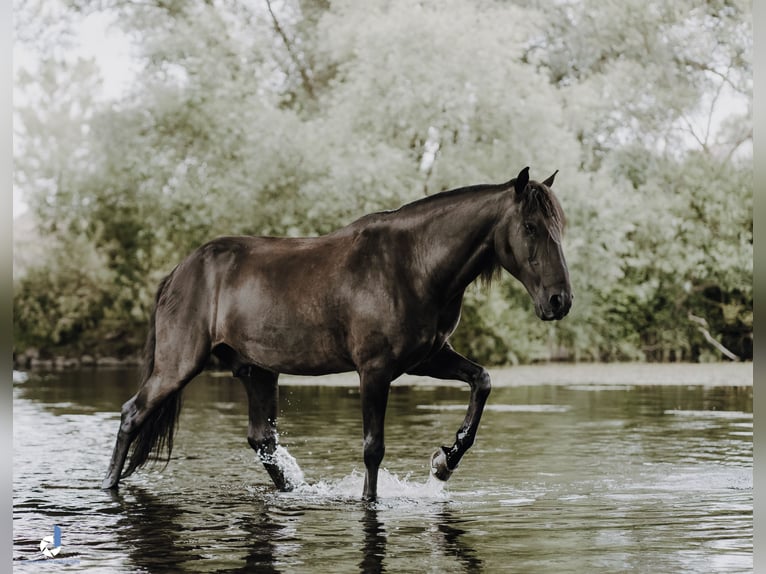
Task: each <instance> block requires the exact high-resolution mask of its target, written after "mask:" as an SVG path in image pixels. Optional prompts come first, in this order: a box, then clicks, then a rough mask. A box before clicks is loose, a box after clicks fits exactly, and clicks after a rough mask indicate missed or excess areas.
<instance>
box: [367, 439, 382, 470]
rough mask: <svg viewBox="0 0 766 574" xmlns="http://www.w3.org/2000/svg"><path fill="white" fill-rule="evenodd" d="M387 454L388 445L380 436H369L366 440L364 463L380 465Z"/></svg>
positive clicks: (373, 465) (368, 465)
mask: <svg viewBox="0 0 766 574" xmlns="http://www.w3.org/2000/svg"><path fill="white" fill-rule="evenodd" d="M385 454H386V445H385V444H384V443H383V440H382V439H380V438H372V437H367V438H365V440H364V465H365V466H366V467H370V466H372V467H378V466H380V463H381V461H382V460H383V456H385Z"/></svg>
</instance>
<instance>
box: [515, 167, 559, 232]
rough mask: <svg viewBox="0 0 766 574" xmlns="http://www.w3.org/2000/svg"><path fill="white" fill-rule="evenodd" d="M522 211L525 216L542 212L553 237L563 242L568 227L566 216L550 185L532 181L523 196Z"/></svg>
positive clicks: (547, 228)
mask: <svg viewBox="0 0 766 574" xmlns="http://www.w3.org/2000/svg"><path fill="white" fill-rule="evenodd" d="M521 213H522V215H524V216H525V217H531V216H533V215H535V214H537V213H540V214H542V216H543V222H544V223H545V228H546V230H547V231H548V233H549V234H550V236H551V238H552V239H553V240H554V241H555V242H556V243H560V242H561V236H562V235H563V233H564V228H565V227H566V217H565V216H564V210H562V209H561V204H560V203H559V200H558V199H557V198H556V196H555V195H553V192H552V191H551V190H550V188H549V187H547V186H545V185H543V184H540V183H537V182H536V181H530V182H529V185H528V186H527V190H526V192H525V193H524V197H523V198H522V206H521Z"/></svg>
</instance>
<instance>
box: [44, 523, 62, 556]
mask: <svg viewBox="0 0 766 574" xmlns="http://www.w3.org/2000/svg"><path fill="white" fill-rule="evenodd" d="M40 552H42V553H43V555H44V556H45V557H46V558H53V557H54V556H56V555H57V554H58V553H59V552H61V527H60V526H54V527H53V536H46V537H45V538H43V539H42V540H40Z"/></svg>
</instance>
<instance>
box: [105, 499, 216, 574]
mask: <svg viewBox="0 0 766 574" xmlns="http://www.w3.org/2000/svg"><path fill="white" fill-rule="evenodd" d="M125 491H128V493H129V494H127V495H126V494H125V493H124V492H125ZM108 495H110V496H111V497H112V499H113V500H114V501H115V502H117V503H118V504H119V506H120V509H121V511H122V512H121V515H120V519H119V520H118V521H117V525H116V526H117V527H116V529H115V533H116V534H117V538H118V540H119V542H120V547H121V548H125V549H127V551H128V556H129V558H130V560H131V562H132V563H133V564H134V565H135V567H136V568H137V569H144V570H147V571H149V572H156V571H158V570H161V569H169V568H178V567H179V566H180V565H181V564H183V563H185V562H188V561H193V560H198V559H200V558H202V555H201V553H200V552H199V549H198V548H196V547H195V545H194V544H192V543H191V542H190V540H189V537H188V536H187V535H186V534H187V530H186V527H185V522H186V520H185V519H186V517H185V516H184V515H185V511H184V510H182V509H181V508H180V507H179V506H178V505H177V504H175V503H174V502H173V499H172V498H164V499H161V498H160V497H158V496H156V495H154V494H152V493H151V492H149V491H148V490H146V489H145V488H142V487H140V486H130V487H128V488H127V489H122V490H121V491H119V492H114V493H108Z"/></svg>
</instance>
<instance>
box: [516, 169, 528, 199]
mask: <svg viewBox="0 0 766 574" xmlns="http://www.w3.org/2000/svg"><path fill="white" fill-rule="evenodd" d="M528 183H529V166H527V167H525V168H524V169H522V170H521V171H520V172H519V175H517V176H516V181H515V183H514V184H513V187H514V188H515V189H516V194H517V195H521V194H522V193H524V190H525V189H526V188H527V184H528Z"/></svg>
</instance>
